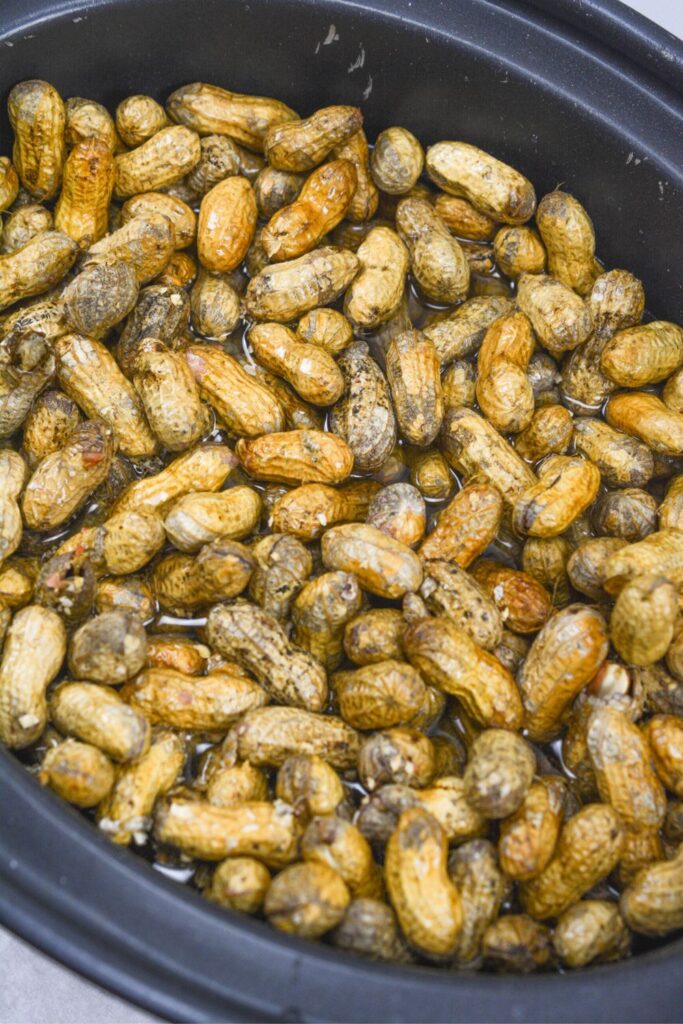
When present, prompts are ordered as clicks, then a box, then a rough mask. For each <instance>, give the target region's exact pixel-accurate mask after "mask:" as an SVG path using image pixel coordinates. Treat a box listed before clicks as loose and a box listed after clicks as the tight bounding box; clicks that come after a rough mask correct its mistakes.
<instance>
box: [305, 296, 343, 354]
mask: <svg viewBox="0 0 683 1024" xmlns="http://www.w3.org/2000/svg"><path fill="white" fill-rule="evenodd" d="M296 334H297V337H298V338H300V339H301V341H307V342H311V344H313V345H319V346H320V348H322V349H324V350H325V351H326V352H329V354H330V355H332V356H336V355H338V354H339V353H340V352H342V351H343V350H344V349H345V348H347V346H348V345H350V344H351V342H352V341H353V329H352V327H351V324H350V323H349V321H348V320H347V319H346V317H345V316H344V315H343V314H342V313H340V312H338V310H336V309H327V308H325V307H324V306H323V307H321V308H320V309H312V310H311V311H310V313H306V314H305V316H303V317H302V318H301V320H300V321H299V323H298V326H297V329H296Z"/></svg>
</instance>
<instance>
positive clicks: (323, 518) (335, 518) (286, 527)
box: [270, 480, 380, 540]
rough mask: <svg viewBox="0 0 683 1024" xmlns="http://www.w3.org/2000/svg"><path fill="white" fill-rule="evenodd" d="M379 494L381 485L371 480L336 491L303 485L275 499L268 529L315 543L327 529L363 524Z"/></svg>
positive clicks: (323, 486)
mask: <svg viewBox="0 0 683 1024" xmlns="http://www.w3.org/2000/svg"><path fill="white" fill-rule="evenodd" d="M379 490H380V485H379V484H378V483H375V482H374V481H372V480H358V481H355V482H353V483H350V484H346V485H345V486H343V487H340V488H339V489H338V490H336V489H335V488H333V487H328V486H326V485H325V484H304V485H303V486H301V487H297V488H295V489H294V490H292V491H289V492H288V493H286V494H284V495H282V497H280V498H278V500H277V501H276V502H275V504H274V506H273V508H272V510H271V516H270V519H271V526H272V528H273V529H274V530H276V531H279V532H281V533H290V534H292V535H293V536H295V537H299V538H300V539H301V540H315V539H316V538H318V537H319V536H320V535H321V534H322V533H323V531H324V530H325V529H327V527H329V526H334V525H336V524H337V523H344V522H347V521H352V522H353V521H360V522H362V521H364V520H365V518H366V517H367V514H368V510H369V505H370V501H371V500H372V498H373V497H374V495H375V494H377V492H378V491H379Z"/></svg>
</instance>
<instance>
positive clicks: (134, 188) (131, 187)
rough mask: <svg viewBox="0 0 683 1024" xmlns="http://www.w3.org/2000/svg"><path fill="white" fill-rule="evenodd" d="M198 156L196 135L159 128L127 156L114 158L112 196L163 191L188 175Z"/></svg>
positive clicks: (180, 129)
mask: <svg viewBox="0 0 683 1024" xmlns="http://www.w3.org/2000/svg"><path fill="white" fill-rule="evenodd" d="M200 156H201V149H200V145H199V136H198V135H197V133H196V132H193V131H191V130H190V129H189V128H185V127H183V126H182V125H174V126H173V127H171V128H161V130H160V131H157V132H155V133H154V134H153V135H151V136H150V137H148V138H147V140H146V141H144V142H142V143H141V144H140V145H137V146H136V147H135V148H134V149H132V150H130V151H129V152H128V153H121V154H120V155H119V156H117V157H116V161H115V162H116V181H115V185H114V192H115V195H116V197H117V198H118V199H126V198H127V197H128V196H134V195H138V194H139V193H141V192H154V191H155V190H156V189H161V188H164V187H165V186H166V185H170V184H172V183H173V182H175V181H178V180H179V179H180V178H182V177H183V176H184V175H185V174H187V173H188V172H189V171H191V170H192V168H193V167H195V166H196V164H198V163H199V159H200Z"/></svg>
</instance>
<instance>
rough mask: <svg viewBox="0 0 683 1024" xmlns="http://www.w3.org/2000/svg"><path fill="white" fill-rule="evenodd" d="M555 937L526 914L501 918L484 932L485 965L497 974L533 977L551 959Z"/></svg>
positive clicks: (503, 915)
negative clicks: (509, 973)
mask: <svg viewBox="0 0 683 1024" xmlns="http://www.w3.org/2000/svg"><path fill="white" fill-rule="evenodd" d="M551 938H552V933H551V931H550V929H549V928H546V926H545V925H543V924H540V922H538V921H534V919H533V918H531V917H528V916H527V915H526V914H502V915H501V916H500V917H499V918H498V920H497V921H494V922H493V924H491V925H489V927H488V928H487V929H486V931H485V932H484V935H483V937H482V943H481V947H482V953H483V956H484V962H485V963H486V964H487V965H488V966H489V967H492V968H493V969H494V970H501V971H512V972H514V973H516V974H530V973H531V972H532V971H536V970H538V969H539V968H543V967H547V965H548V964H549V963H550V961H551V958H552V945H551Z"/></svg>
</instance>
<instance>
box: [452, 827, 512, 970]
mask: <svg viewBox="0 0 683 1024" xmlns="http://www.w3.org/2000/svg"><path fill="white" fill-rule="evenodd" d="M448 874H449V876H450V878H451V881H452V882H453V884H454V885H455V887H456V889H457V890H458V893H459V894H460V901H461V905H462V916H463V924H462V930H461V932H460V937H459V939H458V944H457V947H456V950H455V957H456V960H457V962H458V963H459V964H467V963H469V962H471V961H473V960H474V959H475V958H476V957H477V955H478V954H479V951H480V947H481V941H482V938H483V935H484V932H485V931H486V929H487V928H488V926H489V925H490V924H491V923H492V922H493V921H494V920H495V919H496V917H497V916H498V912H499V910H500V905H501V903H502V901H503V897H504V895H505V891H506V882H505V879H504V877H503V875H502V873H501V871H500V868H499V867H498V863H497V860H496V850H495V847H494V846H493V845H492V843H490V842H488V840H486V839H472V840H470V841H469V842H468V843H464V844H463V845H462V846H460V847H458V849H457V850H454V851H453V853H452V854H451V855H450V857H449V859H448Z"/></svg>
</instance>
